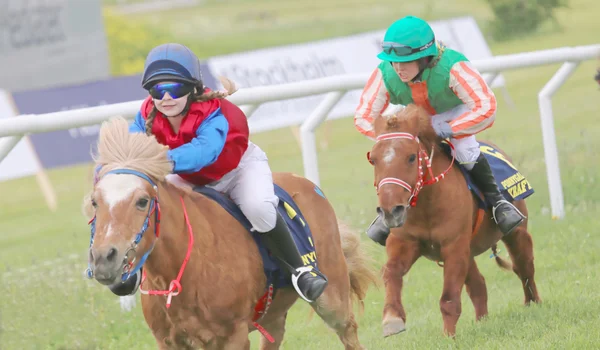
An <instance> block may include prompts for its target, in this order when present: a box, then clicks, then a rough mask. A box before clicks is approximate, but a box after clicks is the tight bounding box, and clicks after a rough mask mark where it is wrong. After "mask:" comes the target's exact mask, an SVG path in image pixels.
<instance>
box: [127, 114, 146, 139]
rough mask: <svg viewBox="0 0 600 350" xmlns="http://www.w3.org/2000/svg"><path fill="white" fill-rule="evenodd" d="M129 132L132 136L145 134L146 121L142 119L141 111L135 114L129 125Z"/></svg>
mask: <svg viewBox="0 0 600 350" xmlns="http://www.w3.org/2000/svg"><path fill="white" fill-rule="evenodd" d="M129 132H130V133H132V134H133V133H136V132H146V121H145V120H144V118H143V117H142V112H141V111H139V112H137V114H136V115H135V119H134V120H133V123H131V124H129Z"/></svg>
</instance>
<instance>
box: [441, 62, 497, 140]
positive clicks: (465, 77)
mask: <svg viewBox="0 0 600 350" xmlns="http://www.w3.org/2000/svg"><path fill="white" fill-rule="evenodd" d="M449 85H450V88H451V89H452V91H454V93H455V94H456V96H458V98H460V99H461V100H462V101H463V102H464V103H465V105H467V107H468V110H467V111H466V112H463V113H462V114H461V115H460V116H458V117H457V118H455V119H453V120H452V121H451V122H450V127H451V128H452V134H453V137H455V138H460V137H464V136H469V135H474V134H477V133H478V132H481V131H483V130H485V129H487V128H489V127H490V126H492V124H493V123H494V120H495V118H496V96H495V95H494V92H493V91H492V89H491V88H490V87H489V86H488V84H487V83H486V82H485V80H484V79H483V77H482V76H481V74H480V73H479V71H477V69H476V68H475V67H474V66H473V65H472V64H471V63H470V62H467V61H462V62H458V63H456V64H455V65H454V66H453V67H452V69H451V70H450V84H449Z"/></svg>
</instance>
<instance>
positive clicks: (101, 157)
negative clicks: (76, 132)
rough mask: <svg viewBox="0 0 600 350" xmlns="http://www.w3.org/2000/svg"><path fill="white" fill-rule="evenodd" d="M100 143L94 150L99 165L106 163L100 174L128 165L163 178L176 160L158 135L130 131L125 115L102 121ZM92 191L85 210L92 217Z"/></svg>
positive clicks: (128, 167)
mask: <svg viewBox="0 0 600 350" xmlns="http://www.w3.org/2000/svg"><path fill="white" fill-rule="evenodd" d="M97 145H98V150H97V153H96V154H92V158H93V159H94V162H96V166H98V165H100V166H102V168H101V169H100V171H99V172H98V174H96V177H97V178H101V177H102V176H104V174H106V173H107V172H108V171H111V170H114V169H122V168H126V169H131V170H136V171H139V172H141V173H144V174H146V175H148V176H150V177H151V178H154V179H155V180H156V181H159V182H162V181H164V180H165V177H166V176H167V175H168V174H170V173H171V169H172V164H171V162H170V161H169V159H168V158H167V151H168V149H169V148H168V147H167V146H163V145H161V144H160V143H158V142H157V141H156V138H155V137H154V136H147V135H146V134H144V133H130V132H129V123H128V122H127V121H126V120H125V119H124V118H122V117H113V118H111V119H110V120H108V121H105V122H103V123H102V126H101V127H100V134H99V135H98V144H97ZM92 191H93V190H92ZM92 191H90V192H89V193H88V194H86V195H85V196H84V198H83V208H82V210H83V214H84V215H85V216H86V217H88V218H91V217H93V216H94V209H93V207H92V205H91V200H90V199H91V195H92Z"/></svg>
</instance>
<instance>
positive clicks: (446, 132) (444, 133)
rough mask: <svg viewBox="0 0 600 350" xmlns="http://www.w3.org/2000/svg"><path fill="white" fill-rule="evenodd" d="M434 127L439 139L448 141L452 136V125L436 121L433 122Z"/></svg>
mask: <svg viewBox="0 0 600 350" xmlns="http://www.w3.org/2000/svg"><path fill="white" fill-rule="evenodd" d="M432 126H433V130H435V133H436V134H437V135H438V136H439V137H441V138H443V139H447V138H449V137H451V136H452V128H451V127H450V124H448V123H447V122H446V121H443V120H434V121H433V122H432Z"/></svg>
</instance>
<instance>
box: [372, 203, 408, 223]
mask: <svg viewBox="0 0 600 350" xmlns="http://www.w3.org/2000/svg"><path fill="white" fill-rule="evenodd" d="M377 214H378V215H379V217H381V218H382V219H383V221H384V222H385V224H386V225H387V227H390V228H393V227H400V226H402V225H404V221H405V220H406V206H405V205H396V206H394V207H392V208H391V209H390V210H387V209H383V208H381V207H377Z"/></svg>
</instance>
